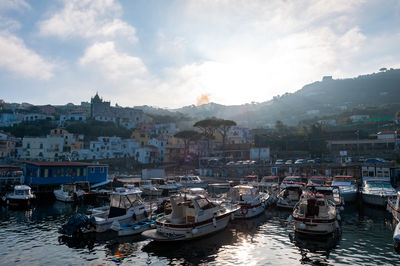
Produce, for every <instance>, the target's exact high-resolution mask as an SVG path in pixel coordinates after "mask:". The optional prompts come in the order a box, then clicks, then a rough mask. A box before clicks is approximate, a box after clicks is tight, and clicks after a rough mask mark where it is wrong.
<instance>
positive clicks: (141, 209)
mask: <svg viewBox="0 0 400 266" xmlns="http://www.w3.org/2000/svg"><path fill="white" fill-rule="evenodd" d="M140 193H141V192H140V191H138V190H129V189H126V188H117V190H116V191H115V192H113V193H112V194H111V196H110V206H109V208H104V207H103V208H100V209H93V210H92V215H91V216H92V217H94V219H92V220H93V226H92V228H90V229H89V230H86V231H85V232H93V231H94V232H97V233H101V232H105V231H107V230H109V229H111V227H112V226H113V227H119V226H120V225H121V224H127V223H130V222H141V221H143V220H146V219H147V217H148V214H149V213H150V209H151V210H152V211H155V210H156V208H157V206H155V205H154V206H149V205H148V204H145V203H144V202H143V201H142V198H141V197H140ZM85 232H84V233H85Z"/></svg>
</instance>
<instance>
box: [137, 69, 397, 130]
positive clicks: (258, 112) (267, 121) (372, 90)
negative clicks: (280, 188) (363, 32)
mask: <svg viewBox="0 0 400 266" xmlns="http://www.w3.org/2000/svg"><path fill="white" fill-rule="evenodd" d="M227 97H229V95H227ZM399 102H400V69H390V70H386V71H381V72H379V73H373V74H368V75H361V76H358V77H356V78H348V79H332V78H331V77H325V78H324V79H323V80H322V81H317V82H314V83H311V84H307V85H305V86H304V87H303V88H302V89H300V90H298V91H297V92H294V93H286V94H284V95H281V96H275V97H274V98H273V99H272V100H270V101H266V102H262V103H251V104H250V103H247V104H242V105H230V106H227V105H221V104H217V103H208V104H203V105H200V106H195V105H190V106H185V107H182V108H178V109H171V110H165V109H156V108H152V107H148V106H146V107H144V106H142V107H138V108H142V109H143V110H144V111H145V112H148V113H157V114H164V115H173V114H174V112H175V113H181V114H184V115H186V116H190V117H193V118H206V117H218V118H224V119H232V120H235V121H236V122H238V124H241V125H244V126H249V127H259V126H267V125H273V124H274V123H275V121H277V120H281V121H283V122H284V123H287V124H292V125H295V124H297V123H298V122H299V121H301V120H305V119H310V118H314V117H322V116H327V115H334V114H338V113H340V112H343V111H345V110H351V109H353V108H365V107H377V106H380V105H387V104H392V103H393V104H395V103H399Z"/></svg>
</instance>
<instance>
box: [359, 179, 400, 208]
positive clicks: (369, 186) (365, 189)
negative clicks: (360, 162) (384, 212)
mask: <svg viewBox="0 0 400 266" xmlns="http://www.w3.org/2000/svg"><path fill="white" fill-rule="evenodd" d="M396 195H397V192H396V190H395V189H394V188H393V187H392V185H391V184H390V181H389V180H387V179H364V181H363V186H362V189H361V196H362V199H363V201H364V202H365V203H367V204H371V205H375V206H386V204H387V201H388V199H389V198H393V197H396Z"/></svg>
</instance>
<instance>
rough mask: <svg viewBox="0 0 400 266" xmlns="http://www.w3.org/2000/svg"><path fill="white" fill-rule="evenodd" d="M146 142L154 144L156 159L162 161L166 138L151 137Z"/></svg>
mask: <svg viewBox="0 0 400 266" xmlns="http://www.w3.org/2000/svg"><path fill="white" fill-rule="evenodd" d="M147 144H148V145H150V146H154V147H155V148H156V149H157V152H158V156H157V157H158V160H159V161H160V162H163V161H164V158H165V146H166V145H167V140H165V139H162V138H153V139H150V140H149V141H148V143H147Z"/></svg>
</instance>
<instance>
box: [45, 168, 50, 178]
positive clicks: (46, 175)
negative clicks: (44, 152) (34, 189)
mask: <svg viewBox="0 0 400 266" xmlns="http://www.w3.org/2000/svg"><path fill="white" fill-rule="evenodd" d="M44 177H49V169H47V168H45V169H44Z"/></svg>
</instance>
